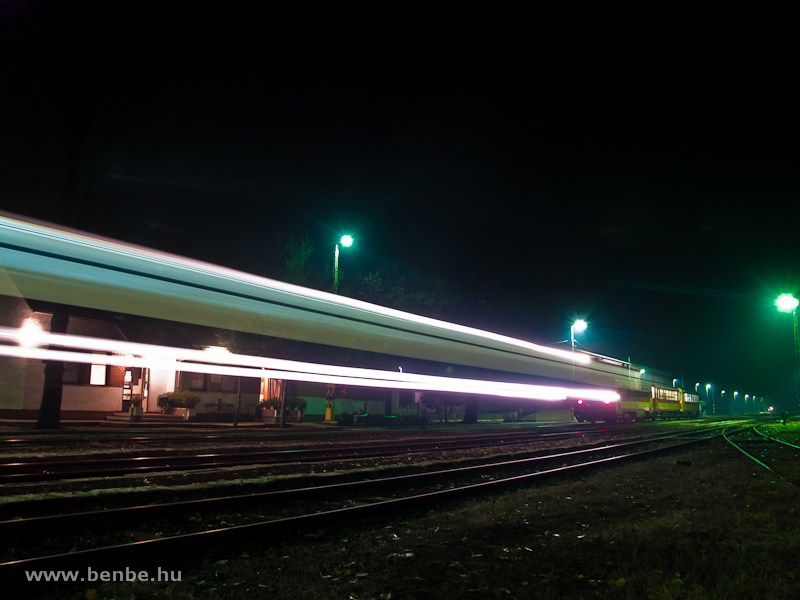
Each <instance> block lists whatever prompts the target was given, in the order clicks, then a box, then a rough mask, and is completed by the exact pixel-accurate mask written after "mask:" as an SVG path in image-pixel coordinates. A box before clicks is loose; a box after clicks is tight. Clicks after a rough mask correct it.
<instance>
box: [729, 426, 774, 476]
mask: <svg viewBox="0 0 800 600" xmlns="http://www.w3.org/2000/svg"><path fill="white" fill-rule="evenodd" d="M731 427H737V426H736V425H728V426H727V427H726V428H725V430H724V431H723V432H722V437H724V438H725V441H726V442H728V443H729V444H730V445H731V446H733V447H734V448H736V449H737V450H738V451H739V452H741V453H742V454H744V455H745V456H746V457H747V458H749V459H750V460H752V461H755V462H757V463H758V464H759V465H761V466H762V467H764V468H765V469H767V470H768V471H771V470H772V468H771V467H769V466H768V465H766V464H764V463H763V462H761V461H760V460H758V459H757V458H756V457H755V456H753V455H752V454H750V453H749V452H747V451H746V450H745V449H744V448H742V447H741V446H739V445H738V444H736V443H735V442H734V441H733V440H731V439H730V438H729V437H728V435H727V434H728V429H730V428H731ZM753 428H754V426H752V425H751V426H750V427H745V428H740V429H737V430H736V431H734V433H742V432H743V431H747V430H748V429H753Z"/></svg>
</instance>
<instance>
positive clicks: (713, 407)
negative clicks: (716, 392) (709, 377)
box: [706, 383, 717, 415]
mask: <svg viewBox="0 0 800 600" xmlns="http://www.w3.org/2000/svg"><path fill="white" fill-rule="evenodd" d="M710 393H711V384H710V383H707V384H706V406H708V395H709V394H710ZM711 414H712V415H715V414H717V407H716V406H714V401H713V399H712V400H711Z"/></svg>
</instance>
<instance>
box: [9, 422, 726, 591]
mask: <svg viewBox="0 0 800 600" xmlns="http://www.w3.org/2000/svg"><path fill="white" fill-rule="evenodd" d="M723 434H724V432H723V433H720V434H716V435H712V436H708V437H704V438H699V439H692V440H686V441H681V442H679V443H676V444H671V445H669V446H666V447H659V448H652V449H647V450H641V451H638V452H633V453H626V454H621V455H617V456H612V457H607V458H602V459H597V460H590V461H587V462H583V463H578V464H575V465H567V466H561V467H557V468H554V469H548V470H545V471H538V472H534V473H526V474H523V475H515V476H512V477H507V478H503V479H497V480H493V481H485V482H480V483H476V484H471V485H466V486H461V487H456V488H450V489H445V490H437V491H434V492H426V493H423V494H417V495H414V496H407V497H403V498H395V499H391V500H383V501H380V502H374V503H370V504H363V505H359V506H351V507H346V508H341V509H335V510H330V511H323V512H316V513H311V514H305V515H298V516H293V517H287V518H284V519H275V520H271V521H265V522H259V523H251V524H246V525H238V526H233V527H228V528H224V529H215V530H210V531H204V532H198V533H189V534H182V535H176V536H171V537H166V538H157V539H153V540H146V541H141V542H135V543H132V544H121V545H116V546H109V547H104V548H93V549H87V550H80V551H77V552H71V553H66V554H55V555H50V556H44V557H38V558H29V559H22V560H17V561H12V562H7V563H2V564H0V577H2V579H3V580H4V581H10V579H11V578H12V577H17V576H20V575H22V574H23V572H24V571H33V570H48V569H50V570H52V569H56V568H57V569H69V568H75V567H78V568H80V567H85V565H87V564H91V565H93V568H97V567H98V565H107V564H111V563H113V564H116V565H128V566H134V565H136V564H137V563H139V562H141V561H142V560H143V559H144V558H145V557H153V556H159V557H166V556H178V555H183V554H184V553H186V552H197V551H198V550H200V549H208V548H213V547H217V546H219V545H227V544H239V543H243V542H249V541H253V540H255V539H258V538H263V537H264V536H267V535H277V534H280V533H285V532H290V531H294V530H297V529H299V528H308V527H314V528H318V527H322V526H329V525H330V524H331V523H336V524H341V523H342V522H345V521H350V520H353V519H363V518H370V517H374V516H377V515H381V514H385V513H386V512H388V511H392V510H402V509H409V508H412V507H415V506H419V505H422V504H430V503H431V502H435V501H442V500H450V499H456V498H459V497H462V496H466V495H475V494H477V493H485V492H489V491H499V490H502V489H504V488H507V487H512V486H516V485H519V484H522V483H527V482H530V481H533V480H535V479H537V478H545V477H549V476H554V475H563V474H569V473H573V472H578V471H580V470H584V469H592V468H598V467H600V466H604V465H608V464H611V463H614V462H615V461H622V460H630V459H634V458H640V457H642V456H646V455H652V454H655V453H659V452H666V451H670V450H674V449H676V448H681V447H685V446H687V445H690V444H696V443H702V442H705V441H708V440H709V439H713V438H714V437H717V436H718V435H723ZM662 439H666V438H662ZM648 441H649V442H653V441H655V440H648ZM592 451H595V452H596V451H597V450H596V449H593V450H592Z"/></svg>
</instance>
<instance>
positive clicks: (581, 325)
mask: <svg viewBox="0 0 800 600" xmlns="http://www.w3.org/2000/svg"><path fill="white" fill-rule="evenodd" d="M586 327H587V324H586V321H584V320H583V319H578V320H577V321H575V322H574V323H573V324H572V327H570V328H569V339H570V341H571V342H572V354H573V356H572V379H573V380H574V379H575V332H576V331H577V332H578V333H580V332H581V331H586Z"/></svg>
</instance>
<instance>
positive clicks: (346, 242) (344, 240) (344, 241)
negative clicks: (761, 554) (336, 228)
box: [333, 235, 353, 294]
mask: <svg viewBox="0 0 800 600" xmlns="http://www.w3.org/2000/svg"><path fill="white" fill-rule="evenodd" d="M339 244H341V245H342V246H344V247H345V248H349V247H350V246H352V245H353V238H352V236H349V235H343V236H342V237H341V239H340V240H339ZM339 244H336V248H335V250H334V251H333V293H334V294H338V293H339Z"/></svg>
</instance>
